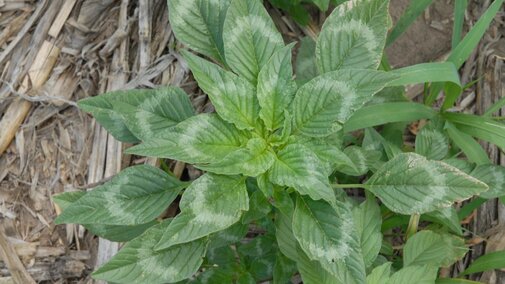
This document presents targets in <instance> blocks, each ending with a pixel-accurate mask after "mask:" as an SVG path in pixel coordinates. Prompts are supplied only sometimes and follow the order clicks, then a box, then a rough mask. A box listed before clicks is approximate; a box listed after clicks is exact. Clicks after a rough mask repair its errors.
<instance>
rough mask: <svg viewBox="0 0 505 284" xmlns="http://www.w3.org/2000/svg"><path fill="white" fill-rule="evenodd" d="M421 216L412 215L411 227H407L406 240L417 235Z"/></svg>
mask: <svg viewBox="0 0 505 284" xmlns="http://www.w3.org/2000/svg"><path fill="white" fill-rule="evenodd" d="M420 217H421V215H420V214H412V215H410V220H409V226H408V227H407V235H406V238H407V239H409V238H410V237H411V236H412V235H414V234H415V233H417V226H419V218H420Z"/></svg>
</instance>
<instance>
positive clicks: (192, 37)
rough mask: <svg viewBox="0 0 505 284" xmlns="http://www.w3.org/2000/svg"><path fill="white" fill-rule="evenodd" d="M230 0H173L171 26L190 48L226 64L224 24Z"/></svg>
mask: <svg viewBox="0 0 505 284" xmlns="http://www.w3.org/2000/svg"><path fill="white" fill-rule="evenodd" d="M229 6H230V0H217V1H208V0H170V1H168V12H169V18H170V26H171V28H172V30H173V31H174V33H175V36H176V37H177V39H178V40H179V41H181V42H183V43H184V44H186V45H187V46H189V47H190V48H191V49H193V50H196V51H198V52H200V53H202V54H204V55H207V56H209V57H211V58H213V59H215V60H217V61H219V62H221V63H225V59H224V45H223V26H224V19H225V16H226V11H227V10H228V7H229Z"/></svg>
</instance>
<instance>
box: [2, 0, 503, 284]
mask: <svg viewBox="0 0 505 284" xmlns="http://www.w3.org/2000/svg"><path fill="white" fill-rule="evenodd" d="M413 1H415V0H413ZM409 2H410V1H409V0H392V4H391V13H392V17H393V20H395V21H396V20H397V19H398V17H399V15H401V13H402V12H403V11H404V10H405V8H406V7H407V5H408V3H409ZM433 2H434V4H433V5H432V6H431V8H430V9H429V12H427V13H425V14H424V15H423V16H422V17H420V18H419V19H418V20H417V21H416V23H415V24H414V25H413V26H412V27H411V28H410V29H409V30H408V31H407V32H406V33H405V34H404V35H403V36H402V37H401V38H400V39H399V40H398V41H397V42H396V43H394V44H393V45H392V46H391V47H389V48H388V49H387V54H388V57H389V60H390V63H391V64H392V65H393V66H395V67H401V66H406V65H410V64H415V63H421V62H430V61H436V60H437V59H439V58H440V57H441V56H443V55H444V54H446V53H447V52H448V51H449V49H450V41H451V30H452V27H451V25H452V4H451V3H452V2H453V1H448V0H436V1H433ZM470 2H472V3H473V4H472V6H471V8H470V9H469V13H468V19H467V24H472V23H473V22H474V20H475V19H476V18H478V17H479V16H480V15H481V13H482V11H483V9H482V5H488V4H489V1H487V0H485V1H477V0H475V1H470ZM12 3H15V5H14V4H12ZM64 3H67V4H66V5H69V4H68V3H70V4H71V5H69V6H70V8H69V14H66V15H65V14H61V13H60V11H61V10H62V9H63V8H62V7H63V4H64ZM72 3H73V4H72ZM146 3H150V4H149V5H148V7H147V8H146V6H145V4H146ZM270 12H271V15H272V16H273V18H274V20H275V21H276V23H278V26H279V27H280V29H281V31H282V33H283V34H284V35H285V38H286V39H288V40H290V41H291V40H298V39H299V38H301V37H303V36H306V35H310V32H309V31H308V30H306V29H304V28H300V27H297V26H296V25H295V24H293V23H292V22H291V21H289V20H288V19H286V18H285V17H283V15H282V13H281V12H279V11H276V10H272V11H270ZM37 13H39V16H37V17H35V16H34V15H36V14H37ZM167 14H168V13H167V7H166V0H139V1H128V0H122V1H113V0H104V1H96V0H39V1H35V0H20V1H14V2H13V1H5V0H0V121H3V122H4V123H5V122H6V121H7V123H5V124H3V125H5V126H8V127H9V128H12V131H13V133H12V134H14V136H15V138H14V139H13V140H12V142H10V144H9V145H8V147H7V149H6V151H5V152H4V153H0V245H1V244H2V243H5V242H1V240H6V241H7V245H8V246H9V247H10V248H11V249H12V250H13V251H14V252H15V253H11V254H10V255H9V257H10V258H12V259H15V258H17V259H18V260H19V261H20V262H19V263H18V265H19V267H21V268H22V269H24V270H25V271H27V272H28V274H29V277H31V278H33V279H34V281H36V282H43V283H90V282H92V281H91V280H90V277H89V272H90V271H92V270H93V268H94V267H95V266H96V265H97V263H99V262H100V258H104V257H108V256H109V255H110V254H111V253H113V252H114V250H115V249H117V248H118V246H117V244H111V243H108V242H106V241H103V240H98V238H96V237H94V236H93V235H91V234H89V233H88V232H86V231H85V230H84V229H83V228H82V227H80V226H75V225H58V226H56V225H55V224H54V222H53V221H54V218H55V217H56V216H57V214H58V213H59V209H58V208H57V207H56V206H55V204H54V202H53V200H52V197H51V196H52V195H53V194H55V193H59V192H65V191H73V190H87V188H86V187H83V186H84V185H86V184H88V183H94V182H99V181H100V180H102V179H103V178H105V177H107V176H111V175H114V174H115V173H117V172H118V171H119V170H120V169H121V168H124V167H127V166H129V165H133V164H140V163H153V164H156V162H157V161H156V160H149V159H134V158H132V157H130V156H124V155H122V152H121V151H122V149H123V148H124V147H126V146H127V145H122V144H121V143H117V141H115V140H114V139H113V138H112V137H111V136H110V135H107V133H105V131H104V130H103V129H102V128H101V127H99V126H98V125H97V124H96V122H95V121H94V120H93V119H92V118H91V117H90V116H88V115H86V114H84V113H82V112H80V111H79V110H78V109H77V108H76V107H75V101H77V100H79V99H81V98H84V97H88V96H95V95H97V94H100V93H103V92H106V91H110V90H114V89H118V88H126V89H132V88H141V87H156V86H158V85H167V84H176V85H180V86H182V87H183V88H184V89H185V90H186V91H187V92H188V93H189V94H191V99H192V101H193V104H194V105H195V106H196V107H197V109H198V111H203V110H209V109H211V106H209V103H208V100H207V98H206V96H204V95H203V94H202V93H201V92H200V91H199V90H197V89H196V85H195V83H194V82H193V81H192V80H191V77H190V76H189V72H188V70H187V66H186V65H185V64H184V63H183V62H181V61H179V55H178V54H177V53H176V52H175V47H176V45H177V43H176V41H175V38H174V36H173V34H172V32H171V30H170V28H169V24H168V15H167ZM32 17H34V18H33V21H32V23H31V24H30V21H31V20H32ZM501 17H502V18H501V19H502V22H503V19H504V18H503V17H504V16H503V13H502V14H501ZM321 18H323V17H321ZM58 21H62V23H63V25H62V26H61V28H60V30H59V31H57V32H52V33H51V32H50V28H51V27H52V26H53V25H55V23H58ZM25 27H26V29H25ZM316 30H317V29H316ZM504 30H505V28H504V26H503V25H500V24H499V23H495V24H494V25H493V27H492V28H491V29H490V31H489V32H488V35H487V36H486V38H485V40H484V41H483V43H482V44H481V45H480V47H479V49H478V51H477V52H476V53H475V54H474V55H473V56H472V58H471V60H470V61H469V63H468V64H466V65H465V66H464V68H463V70H462V77H463V81H464V82H470V81H472V80H475V79H477V78H484V79H483V80H481V81H480V82H479V84H478V85H477V86H474V87H473V88H470V89H469V90H468V91H467V92H465V95H464V98H465V100H464V101H463V102H461V104H460V109H459V110H461V111H465V112H470V113H476V112H477V113H481V112H482V110H483V109H485V108H486V107H488V106H489V105H490V104H491V103H492V102H493V101H496V100H497V99H498V98H500V97H501V96H505V87H504V86H505V67H504V64H503V58H504V57H505V55H504V54H505V52H504V51H503V50H502V49H503V48H500V46H501V47H502V46H505V45H503V44H502V45H500V44H497V43H500V42H503V40H504V38H505V34H503V31H504ZM500 40H501V41H500ZM44 42H48V43H49V44H50V45H49V47H50V48H49V49H47V48H46V49H44ZM48 50H49V51H51V52H55V51H58V54H57V55H56V58H55V61H54V62H53V64H52V65H51V64H49V63H50V60H48V59H50V58H51V56H49V55H51V52H49V53H50V54H47V53H44V52H47V51H48ZM41 51H43V52H42V53H40V52H41ZM34 62H35V63H37V62H39V63H40V62H41V63H42V64H41V65H37V64H34ZM46 71H47V72H48V74H47V77H44V78H41V76H40V74H43V73H44V72H46ZM27 74H28V76H30V79H31V80H33V81H34V82H38V81H40V84H37V85H30V84H28V85H25V84H23V82H24V80H25V78H26V76H27ZM25 101H29V102H30V103H29V104H22V103H20V102H25ZM18 105H21V106H23V105H24V107H25V109H26V115H24V116H22V117H21V122H20V124H19V125H18V126H17V127H12V126H13V123H14V122H12V121H9V120H8V117H7V113H8V112H9V109H12V112H13V113H14V114H15V115H19V114H20V113H21V109H17V108H15V106H18ZM26 106H27V108H26ZM1 138H4V137H0V140H1ZM488 151H489V153H490V155H491V157H492V158H493V159H494V160H495V161H500V160H502V162H505V159H504V157H503V156H502V154H501V153H500V152H499V151H498V150H497V149H496V147H492V146H491V147H489V148H488ZM170 166H171V168H172V170H173V171H174V172H176V173H179V174H180V173H182V171H183V170H184V165H181V164H176V163H171V164H170ZM185 172H187V173H188V174H189V175H190V176H192V175H193V174H194V173H193V170H192V169H191V168H189V169H188V170H187V171H185ZM504 212H505V210H503V206H502V205H500V204H498V203H497V202H496V201H491V202H488V203H487V204H486V210H480V211H479V212H476V213H475V215H474V216H473V217H472V219H469V220H468V223H469V224H470V225H469V226H468V228H469V230H470V233H469V234H470V235H471V236H472V237H474V239H473V241H474V242H475V243H476V244H477V245H476V246H475V252H472V254H471V255H470V256H469V257H467V258H466V259H465V260H464V261H463V262H461V263H459V264H458V265H457V267H456V268H455V270H453V271H451V272H450V273H453V274H454V275H455V273H457V272H458V271H461V270H462V269H464V267H465V266H466V265H468V263H469V261H470V260H471V259H475V258H477V257H478V256H479V255H480V254H482V253H484V252H485V251H486V250H487V251H490V250H491V249H490V246H485V245H484V241H485V240H486V241H487V240H489V242H490V243H493V244H495V245H494V246H493V248H492V249H493V250H499V249H502V250H503V249H505V244H504V242H503V241H501V242H500V238H499V235H498V233H499V232H500V231H499V228H501V227H500V226H502V224H503V221H504V220H505V214H504ZM496 228H498V229H496ZM493 230H495V231H496V230H498V233H496V232H495V231H493ZM497 236H498V237H497ZM479 238H480V239H479ZM0 250H1V249H0ZM1 257H2V255H1V253H0V258H1ZM11 271H13V270H12V269H10V270H9V267H7V265H6V263H5V261H4V262H1V261H0V283H13V282H12V281H13V278H12V273H11ZM500 273H501V272H493V273H490V274H489V275H484V276H483V277H484V279H486V281H487V282H486V283H505V282H500V281H502V280H501V279H505V278H500V277H501V276H503V275H501V274H500ZM502 274H503V273H502ZM20 277H22V276H20ZM476 277H479V275H477V276H476ZM488 280H489V281H488ZM9 281H10V282H9ZM493 281H495V282H493ZM25 283H30V282H25ZM23 284H24V283H23Z"/></svg>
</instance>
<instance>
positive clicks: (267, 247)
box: [238, 235, 275, 257]
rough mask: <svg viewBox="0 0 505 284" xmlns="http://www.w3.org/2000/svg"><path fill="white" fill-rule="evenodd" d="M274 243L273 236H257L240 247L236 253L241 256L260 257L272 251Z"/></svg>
mask: <svg viewBox="0 0 505 284" xmlns="http://www.w3.org/2000/svg"><path fill="white" fill-rule="evenodd" d="M274 243H275V237H274V236H273V235H263V236H258V237H256V238H254V239H253V240H252V241H250V242H248V243H246V244H243V245H240V246H239V247H238V252H239V253H240V254H241V255H247V256H253V257H261V256H264V255H266V254H268V253H269V252H271V251H272V249H273V245H274Z"/></svg>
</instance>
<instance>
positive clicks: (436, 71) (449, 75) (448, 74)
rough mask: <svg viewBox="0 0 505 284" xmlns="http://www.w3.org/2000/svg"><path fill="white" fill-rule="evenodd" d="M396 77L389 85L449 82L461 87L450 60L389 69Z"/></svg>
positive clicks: (457, 74)
mask: <svg viewBox="0 0 505 284" xmlns="http://www.w3.org/2000/svg"><path fill="white" fill-rule="evenodd" d="M391 73H392V74H394V75H397V76H398V77H397V78H398V79H396V80H394V81H392V82H391V83H390V84H389V85H390V86H403V85H409V84H419V83H428V82H450V83H452V84H453V85H455V86H458V87H459V88H460V89H461V82H460V80H459V73H458V69H457V68H456V66H454V64H452V63H451V62H436V63H421V64H416V65H412V66H408V67H404V68H400V69H396V70H393V71H391Z"/></svg>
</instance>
